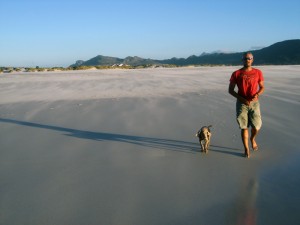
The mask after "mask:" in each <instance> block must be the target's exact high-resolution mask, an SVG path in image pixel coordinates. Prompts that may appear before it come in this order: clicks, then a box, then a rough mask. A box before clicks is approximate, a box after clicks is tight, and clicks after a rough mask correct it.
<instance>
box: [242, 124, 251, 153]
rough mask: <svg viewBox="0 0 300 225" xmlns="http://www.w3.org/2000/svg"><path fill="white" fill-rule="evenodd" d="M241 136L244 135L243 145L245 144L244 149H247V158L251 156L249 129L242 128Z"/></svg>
mask: <svg viewBox="0 0 300 225" xmlns="http://www.w3.org/2000/svg"><path fill="white" fill-rule="evenodd" d="M241 136H242V141H243V145H244V149H245V156H246V157H247V158H249V157H250V151H249V144H248V140H249V132H248V129H241Z"/></svg>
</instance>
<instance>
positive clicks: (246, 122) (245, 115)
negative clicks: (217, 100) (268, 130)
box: [236, 100, 262, 130]
mask: <svg viewBox="0 0 300 225" xmlns="http://www.w3.org/2000/svg"><path fill="white" fill-rule="evenodd" d="M236 120H237V122H238V124H239V126H240V129H247V128H248V127H249V126H251V127H253V128H255V129H256V130H259V129H260V128H261V125H262V120H261V114H260V105H259V101H255V102H251V103H250V105H249V106H248V105H245V104H243V103H241V102H240V101H239V100H237V101H236Z"/></svg>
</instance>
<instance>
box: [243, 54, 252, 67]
mask: <svg viewBox="0 0 300 225" xmlns="http://www.w3.org/2000/svg"><path fill="white" fill-rule="evenodd" d="M243 62H244V66H245V67H250V66H251V65H252V63H253V55H251V54H247V55H244V57H243Z"/></svg>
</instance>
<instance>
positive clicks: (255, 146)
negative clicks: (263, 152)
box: [251, 139, 258, 151]
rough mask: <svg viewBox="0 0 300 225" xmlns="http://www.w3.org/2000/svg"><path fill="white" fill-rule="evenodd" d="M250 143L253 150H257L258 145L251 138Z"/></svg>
mask: <svg viewBox="0 0 300 225" xmlns="http://www.w3.org/2000/svg"><path fill="white" fill-rule="evenodd" d="M251 145H252V149H253V151H257V150H258V145H257V143H256V141H255V139H252V140H251Z"/></svg>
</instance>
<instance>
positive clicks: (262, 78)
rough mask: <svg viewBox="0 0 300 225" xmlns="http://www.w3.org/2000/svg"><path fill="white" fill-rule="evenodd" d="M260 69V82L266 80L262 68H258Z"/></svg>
mask: <svg viewBox="0 0 300 225" xmlns="http://www.w3.org/2000/svg"><path fill="white" fill-rule="evenodd" d="M258 71H259V82H260V81H264V76H263V73H262V72H261V70H258Z"/></svg>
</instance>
